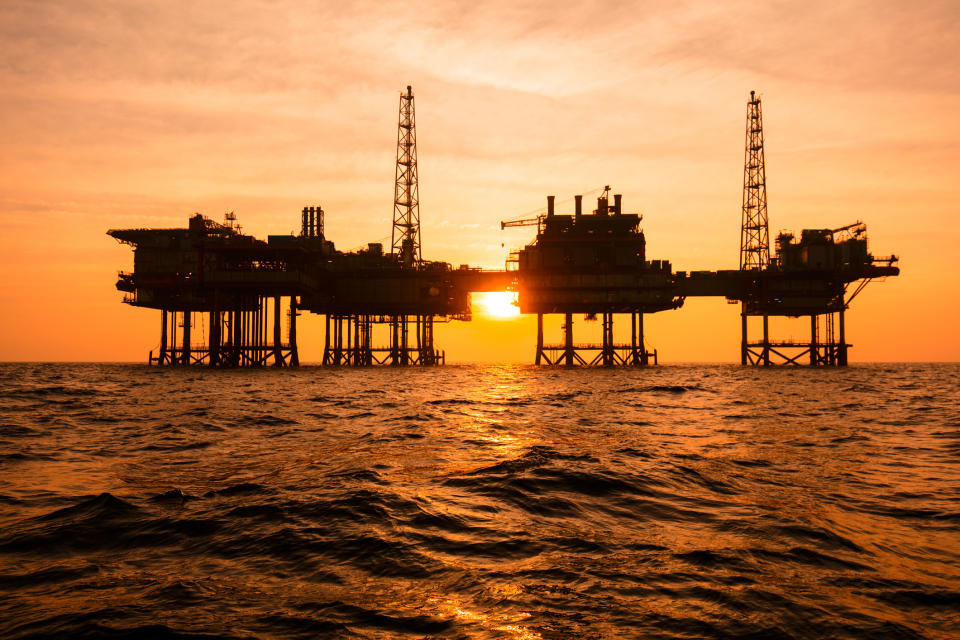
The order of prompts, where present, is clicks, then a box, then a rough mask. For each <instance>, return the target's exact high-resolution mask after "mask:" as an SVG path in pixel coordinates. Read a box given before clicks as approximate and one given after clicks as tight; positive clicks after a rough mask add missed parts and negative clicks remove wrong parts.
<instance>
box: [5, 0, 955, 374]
mask: <svg viewBox="0 0 960 640" xmlns="http://www.w3.org/2000/svg"><path fill="white" fill-rule="evenodd" d="M311 5H315V6H311ZM958 18H960V5H958V4H957V3H956V2H954V1H946V2H926V1H918V2H911V3H904V2H884V1H866V0H864V1H856V2H850V1H846V0H831V1H829V2H766V3H757V2H745V1H744V2H740V1H734V2H723V3H717V2H682V1H671V2H636V3H627V2H610V3H603V2H583V3H556V2H536V3H518V2H514V1H509V2H493V3H462V2H421V3H390V2H382V1H378V2H345V3H306V2H302V1H300V2H282V1H281V2H267V1H262V2H249V1H244V0H235V1H232V2H201V3H187V2H169V1H168V2H154V1H152V0H150V1H147V0H139V1H136V2H133V1H131V2H110V1H105V0H97V1H96V2H94V1H90V0H70V1H69V2H67V1H64V2H53V1H51V2H34V1H17V0H6V1H5V2H2V3H0V86H2V87H3V91H2V92H0V125H2V126H0V131H2V133H3V135H2V136H0V178H2V181H0V267H2V269H3V273H4V275H3V277H2V278H0V310H2V314H0V360H135V361H144V360H145V358H146V352H147V351H148V350H149V349H150V348H151V347H153V346H154V345H155V344H156V342H157V339H158V333H159V331H158V325H159V317H158V316H159V313H158V312H156V311H153V310H144V309H135V308H131V307H128V306H125V305H122V304H121V303H120V298H121V295H120V293H119V292H117V291H115V289H114V282H115V279H116V278H115V276H116V271H117V270H119V269H127V270H129V269H130V268H131V267H132V253H131V252H130V250H129V248H128V247H125V246H121V245H118V244H117V243H116V242H115V241H114V240H113V239H111V238H109V237H107V236H106V235H105V233H104V232H105V231H106V230H107V229H110V228H125V227H142V226H160V227H163V226H167V227H172V226H184V225H185V224H186V222H187V218H188V217H189V215H190V214H192V213H193V212H195V211H199V212H202V213H204V214H205V215H208V216H209V217H212V218H214V219H217V220H219V219H222V216H223V214H224V212H226V211H231V210H232V211H235V212H236V214H237V216H238V218H239V221H240V222H241V223H242V224H243V226H244V230H245V231H246V232H249V233H252V234H254V235H256V236H259V237H263V236H265V235H266V234H268V233H286V232H290V231H292V230H294V229H296V228H297V227H298V225H299V211H300V208H301V207H302V206H304V205H307V204H321V205H322V206H323V207H324V209H325V210H326V229H327V236H328V238H330V239H332V240H333V241H334V242H335V243H336V245H337V247H338V248H339V249H342V250H349V249H352V248H355V247H358V246H360V245H363V244H365V243H367V242H373V241H377V240H381V239H383V238H384V237H387V236H389V233H390V225H391V219H392V197H393V178H394V160H395V155H394V154H395V141H396V119H397V113H396V111H397V101H398V100H397V99H398V96H399V93H400V91H401V90H402V89H403V88H404V87H406V85H408V84H412V85H413V87H414V92H415V94H416V107H417V135H418V145H419V160H420V167H419V168H420V196H421V223H422V238H423V255H424V258H426V259H435V260H436V259H442V260H446V261H449V262H451V263H453V264H460V263H469V264H472V265H480V266H486V267H502V265H503V260H504V258H505V256H506V251H507V249H509V248H511V247H518V246H521V245H522V244H524V243H525V242H527V241H529V240H530V236H531V234H530V229H515V230H508V231H506V232H501V231H500V229H499V224H498V223H499V221H500V220H501V219H505V218H511V217H516V216H518V215H520V214H523V213H526V212H529V211H531V210H533V209H537V208H539V207H541V206H543V203H544V196H546V195H547V194H556V195H557V196H558V199H559V200H563V199H565V198H568V197H570V196H572V195H573V194H575V193H582V192H587V191H590V190H593V189H595V188H597V187H600V186H602V185H604V184H610V185H612V186H613V188H614V191H616V192H620V193H623V194H624V208H625V210H627V211H640V212H642V213H643V214H644V229H645V231H646V234H647V246H648V256H649V257H650V258H654V259H656V258H665V259H669V260H671V261H672V263H673V265H674V268H675V269H683V270H694V269H723V268H727V269H729V268H736V267H737V260H738V247H739V245H738V243H739V224H740V199H741V188H742V174H743V136H744V132H743V127H744V116H745V109H746V100H747V97H748V95H749V92H750V90H751V89H754V90H757V91H759V92H760V94H761V95H762V97H763V107H764V125H765V133H766V158H767V181H768V197H769V214H770V226H771V235H773V234H775V233H776V232H777V231H778V230H780V229H793V230H799V229H801V228H804V227H814V228H815V227H837V226H841V225H843V224H847V223H849V222H853V221H854V220H857V219H862V220H864V221H865V222H866V223H867V225H868V229H869V234H870V241H871V250H872V252H873V253H874V254H875V255H887V254H889V253H891V252H892V253H896V254H897V255H899V256H901V257H902V259H901V263H900V264H901V268H902V270H903V275H902V276H900V277H899V278H893V279H889V280H888V281H886V282H884V283H875V284H871V285H870V286H869V287H868V288H867V289H866V290H865V291H864V292H863V293H862V294H861V295H860V296H859V297H858V299H857V300H856V301H855V302H854V304H853V306H852V310H851V311H850V312H849V313H848V339H849V341H850V342H852V343H853V344H854V348H853V350H852V351H851V359H852V360H861V361H862V360H870V361H875V360H881V361H886V360H960V338H958V337H957V331H956V326H957V323H958V321H957V316H958V311H960V286H958V284H957V278H958V276H960V269H958V268H957V266H956V262H955V260H956V255H957V253H958V251H957V247H960V221H958V220H960V215H958V214H960V206H958V205H960V171H958V168H960V117H958V115H957V114H958V113H960V71H958V69H960V54H958V51H960V36H958V34H960V20H958ZM501 244H503V245H505V247H502V246H501ZM737 310H738V309H737V307H734V306H729V305H726V304H725V303H724V302H723V301H722V300H707V299H692V300H688V301H687V304H686V305H685V307H684V308H683V309H681V310H679V311H669V312H663V313H661V314H658V315H656V316H654V317H650V318H649V320H648V322H647V334H648V339H649V341H650V342H651V343H652V344H653V345H654V346H656V347H657V348H658V350H659V351H660V353H661V355H662V358H663V359H664V360H669V361H684V360H687V361H689V360H694V361H733V360H736V359H737V358H738V348H739V317H738V313H737ZM322 324H323V323H322V319H321V318H320V317H318V316H313V317H305V318H304V319H303V322H302V323H301V333H302V341H301V345H302V348H301V352H302V358H303V359H304V360H318V359H320V357H321V353H320V350H319V348H318V347H319V344H320V343H321V338H320V336H321V335H322ZM579 326H584V325H583V324H582V323H580V325H578V327H579ZM805 327H806V325H805V323H804V322H803V321H800V323H799V324H798V325H797V327H796V332H795V334H792V333H791V332H792V331H793V329H792V328H787V329H785V330H784V331H785V332H786V334H787V335H783V336H779V337H788V336H789V335H795V336H796V337H800V336H801V335H802V332H803V331H804V330H805ZM594 329H595V330H596V332H597V335H599V329H598V328H591V330H594ZM438 339H439V340H441V341H442V344H441V346H442V347H443V348H445V349H446V351H447V356H448V360H460V361H464V360H510V361H524V362H525V361H532V357H533V342H534V329H533V324H532V322H531V321H530V319H521V320H515V321H495V320H490V319H482V318H477V319H476V320H475V321H474V322H473V323H471V324H470V325H466V324H463V323H459V324H454V325H449V326H444V327H442V328H440V329H438Z"/></svg>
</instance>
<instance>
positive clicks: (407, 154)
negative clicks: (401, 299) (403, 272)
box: [391, 86, 421, 267]
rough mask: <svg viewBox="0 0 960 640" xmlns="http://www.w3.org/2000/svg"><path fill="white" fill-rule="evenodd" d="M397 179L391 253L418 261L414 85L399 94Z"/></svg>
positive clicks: (407, 263)
mask: <svg viewBox="0 0 960 640" xmlns="http://www.w3.org/2000/svg"><path fill="white" fill-rule="evenodd" d="M396 176H397V181H396V188H395V189H394V197H393V235H392V240H391V245H392V247H393V253H395V254H397V255H398V256H399V257H400V262H401V264H403V265H404V266H405V267H412V266H415V265H419V264H420V260H421V258H420V194H419V188H418V186H417V131H416V119H415V117H414V108H413V89H412V88H411V87H409V86H408V87H407V92H406V93H401V94H400V125H399V127H398V131H397V173H396Z"/></svg>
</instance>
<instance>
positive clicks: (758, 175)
mask: <svg viewBox="0 0 960 640" xmlns="http://www.w3.org/2000/svg"><path fill="white" fill-rule="evenodd" d="M746 138H747V139H746V151H745V154H744V163H743V217H742V225H741V228H740V270H741V271H751V270H761V269H765V268H766V267H767V265H768V264H770V229H769V225H768V223H767V172H766V169H765V167H764V160H763V116H762V115H761V111H760V98H759V97H758V96H756V94H755V92H753V91H751V92H750V100H749V102H747V135H746Z"/></svg>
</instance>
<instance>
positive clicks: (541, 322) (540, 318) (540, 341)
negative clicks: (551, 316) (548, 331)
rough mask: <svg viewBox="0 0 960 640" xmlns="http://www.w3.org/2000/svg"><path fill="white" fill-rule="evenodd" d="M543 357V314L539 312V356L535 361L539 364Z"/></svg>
mask: <svg viewBox="0 0 960 640" xmlns="http://www.w3.org/2000/svg"><path fill="white" fill-rule="evenodd" d="M542 359H543V314H542V313H538V314H537V357H536V360H535V361H534V362H535V363H536V364H537V365H539V364H540V362H541V360H542Z"/></svg>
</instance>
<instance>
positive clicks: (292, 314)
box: [109, 87, 899, 367]
mask: <svg viewBox="0 0 960 640" xmlns="http://www.w3.org/2000/svg"><path fill="white" fill-rule="evenodd" d="M398 131H399V134H398V139H397V173H396V185H395V192H394V194H395V197H394V224H393V238H392V243H391V250H390V251H389V252H385V251H384V247H383V246H382V245H380V244H377V243H371V244H369V245H368V246H367V248H366V249H363V250H360V251H354V252H348V253H345V252H340V251H337V250H336V249H335V247H334V245H333V243H332V242H330V241H328V240H327V239H326V238H325V236H324V224H323V223H324V212H323V210H322V209H321V208H320V207H307V208H304V209H303V212H302V219H301V231H300V234H299V235H295V236H294V235H279V236H274V235H271V236H268V237H267V240H266V241H262V240H257V239H255V238H253V237H251V236H247V235H243V234H242V233H241V231H240V228H239V227H238V226H236V224H235V218H234V217H233V216H232V214H228V216H227V219H226V220H225V222H224V223H223V224H218V223H215V222H212V221H210V220H208V219H206V218H204V217H202V216H200V215H199V214H198V215H195V216H194V217H192V218H191V219H190V222H189V225H188V226H187V228H183V229H125V230H114V231H110V232H109V234H110V235H112V236H113V237H115V238H117V239H118V240H120V241H122V242H125V243H128V244H131V245H133V246H134V247H135V251H134V271H133V273H121V274H120V279H119V281H118V282H117V288H118V289H120V290H121V291H124V292H125V294H126V295H125V297H124V302H127V303H130V304H132V305H135V306H141V307H149V308H153V309H159V310H160V311H161V327H160V346H159V350H158V352H157V354H156V355H154V353H153V352H151V354H150V362H151V363H156V364H208V365H212V366H230V367H244V366H246V367H256V366H266V365H273V366H293V365H297V364H298V363H299V354H298V352H297V317H298V315H299V314H300V312H301V311H310V312H313V313H317V314H323V315H324V316H325V328H326V333H325V338H324V353H323V363H324V364H326V365H335V366H336V365H339V366H370V365H381V364H390V365H434V364H441V363H443V362H444V360H445V354H444V353H443V351H441V350H439V349H437V348H436V346H435V343H434V337H433V334H434V325H435V323H437V322H444V321H448V320H452V319H469V317H470V296H469V294H470V292H479V291H506V290H513V291H516V292H517V294H518V302H519V305H520V310H521V312H523V313H535V314H537V349H536V358H535V361H536V363H537V364H544V365H566V366H575V365H581V366H591V365H603V366H614V365H646V364H649V363H650V362H651V361H652V362H653V363H656V361H657V351H656V350H652V351H651V350H649V349H648V347H647V343H646V341H645V339H644V315H645V314H649V313H656V312H659V311H665V310H668V309H677V308H679V307H680V306H682V305H683V302H684V300H685V299H686V298H687V297H688V296H720V297H725V298H726V299H727V300H728V301H730V302H734V303H736V302H739V303H740V304H741V349H740V352H741V362H742V363H743V364H763V365H769V364H775V363H786V364H800V363H803V362H808V363H809V364H811V365H845V364H846V363H847V350H848V348H849V347H850V345H849V344H848V343H847V342H846V335H845V326H844V312H845V310H846V309H847V307H848V306H849V304H850V301H851V300H852V299H853V298H854V297H856V295H857V294H858V293H859V292H860V291H861V290H862V289H863V287H864V286H866V284H867V283H869V282H870V281H872V280H874V279H877V278H884V277H886V276H891V275H897V274H899V269H898V267H897V266H896V262H897V258H896V257H895V256H891V257H889V258H880V259H878V258H874V257H872V256H871V255H870V253H869V252H868V250H867V236H866V226H865V225H864V224H863V223H861V222H857V223H855V224H852V225H849V226H846V227H842V228H839V229H812V230H811V229H806V230H804V231H803V232H802V233H801V234H800V237H799V239H798V238H796V237H794V236H793V235H792V234H790V233H781V234H779V235H778V236H777V238H776V242H775V254H774V255H773V256H772V257H771V255H770V247H769V240H768V235H769V233H768V223H767V204H766V175H765V169H764V157H763V128H762V119H761V115H760V99H759V98H758V97H756V96H755V94H754V93H752V92H751V94H750V101H749V102H748V107H747V132H746V150H745V154H746V157H745V163H744V196H743V207H742V224H741V243H740V268H739V269H737V270H728V271H693V272H690V273H687V272H684V271H678V272H674V271H673V270H672V267H671V265H670V262H669V261H667V260H648V259H647V256H646V240H645V237H644V233H643V231H642V230H641V228H640V222H641V219H642V216H641V215H640V214H637V213H624V212H623V210H622V198H621V196H620V195H619V194H614V195H613V201H612V203H611V200H610V196H611V194H610V188H609V187H606V188H605V189H604V190H603V193H602V194H601V195H600V197H599V198H598V199H597V208H596V209H595V210H594V211H593V212H592V213H589V214H585V213H584V212H583V211H582V204H583V199H582V196H575V198H574V211H573V213H566V214H558V213H556V211H555V201H554V197H553V196H548V197H547V208H546V212H545V213H543V214H541V215H538V216H536V217H534V218H528V219H525V220H514V221H507V222H503V223H501V227H503V228H505V227H516V226H528V225H529V226H536V227H537V236H536V238H535V239H534V241H533V242H532V243H530V244H529V245H527V246H526V247H524V248H523V249H521V250H519V251H517V252H514V253H513V254H511V259H510V261H509V262H508V266H513V268H511V269H509V270H507V271H482V270H480V269H471V268H469V267H467V266H466V265H464V266H461V267H460V268H459V269H454V268H452V267H451V266H450V265H449V264H448V263H445V262H429V261H424V260H422V259H421V256H420V220H419V195H418V192H417V158H416V135H415V123H414V110H413V92H412V90H411V89H410V87H407V91H406V93H404V94H401V97H400V123H399V129H398ZM541 211H542V210H541ZM581 313H582V314H584V315H585V316H586V319H587V320H595V319H596V318H597V317H598V316H600V317H601V318H602V339H601V342H600V343H599V344H578V343H576V342H575V341H574V332H573V316H574V314H581ZM550 314H562V315H563V324H562V333H563V338H562V342H560V343H557V344H545V343H544V329H543V316H544V315H550ZM616 314H629V316H630V342H629V343H617V342H616V341H615V340H614V317H615V315H616ZM771 316H788V317H799V316H809V318H810V339H809V340H803V341H773V340H771V339H770V328H769V318H770V317H771ZM751 317H758V318H760V319H761V324H762V337H760V338H754V339H750V337H749V335H748V331H747V329H748V319H749V318H751ZM378 333H379V334H380V335H381V336H384V335H385V337H386V339H385V340H384V341H383V343H382V344H380V343H377V340H376V334H378ZM198 336H203V337H204V338H205V342H202V341H199V340H196V339H195V338H197V337H198ZM381 339H382V338H381Z"/></svg>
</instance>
